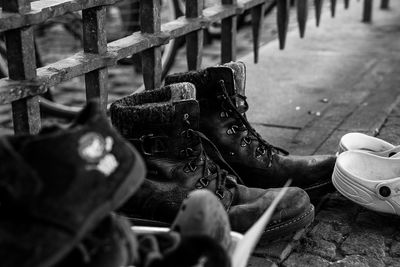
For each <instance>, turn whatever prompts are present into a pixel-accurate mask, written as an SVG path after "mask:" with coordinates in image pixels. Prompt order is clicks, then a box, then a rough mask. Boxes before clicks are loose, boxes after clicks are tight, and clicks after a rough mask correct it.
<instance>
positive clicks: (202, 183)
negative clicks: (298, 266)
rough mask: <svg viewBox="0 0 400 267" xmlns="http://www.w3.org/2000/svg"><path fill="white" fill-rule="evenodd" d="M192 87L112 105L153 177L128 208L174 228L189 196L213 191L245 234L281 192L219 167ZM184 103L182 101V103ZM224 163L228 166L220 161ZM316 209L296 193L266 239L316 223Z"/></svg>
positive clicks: (114, 115) (280, 211) (119, 124)
mask: <svg viewBox="0 0 400 267" xmlns="http://www.w3.org/2000/svg"><path fill="white" fill-rule="evenodd" d="M194 94H195V89H194V87H193V85H191V84H188V83H183V84H175V85H172V86H167V87H164V88H162V89H157V90H152V91H146V92H142V93H140V94H134V95H131V96H128V97H125V98H123V99H121V100H118V101H116V102H114V103H113V104H112V106H111V119H112V122H113V124H114V125H115V126H116V127H117V128H118V129H119V130H120V132H121V133H122V134H123V135H124V136H125V137H126V138H127V139H129V140H130V141H131V142H133V143H134V144H135V145H136V147H138V148H141V153H142V154H143V156H144V157H145V160H146V163H147V167H148V176H147V179H145V182H144V183H143V185H142V187H141V188H140V190H138V192H137V193H136V194H135V195H134V196H133V197H132V198H131V199H130V200H129V201H128V202H127V203H126V204H125V205H124V206H123V208H122V211H123V212H124V213H126V214H127V215H128V216H131V217H139V218H142V219H149V220H157V221H161V222H166V223H171V222H172V221H173V220H174V218H175V216H176V215H177V213H178V211H179V207H180V205H181V203H182V202H183V200H184V199H185V198H186V197H187V196H188V194H189V193H190V192H191V191H193V190H195V189H203V188H205V189H208V190H210V191H212V192H214V194H215V195H216V196H217V197H218V198H219V199H220V200H221V203H222V204H223V205H224V207H225V209H226V210H227V211H228V214H229V219H230V222H231V225H232V229H233V230H234V231H239V232H243V231H246V230H247V229H249V228H250V227H251V225H252V224H253V223H254V222H255V221H256V220H257V219H258V218H259V217H260V216H261V214H263V212H264V211H265V210H266V209H267V208H268V207H269V205H270V204H271V202H272V200H273V199H274V197H275V196H276V194H277V192H278V190H275V189H267V190H265V189H259V188H248V187H246V186H244V185H240V184H238V182H237V179H238V177H237V176H236V175H235V174H234V172H233V171H232V169H231V168H230V166H229V165H228V164H226V163H225V164H223V165H224V166H223V167H222V166H220V165H218V164H216V163H215V162H214V161H213V160H211V159H210V157H209V156H208V153H207V152H208V151H207V152H206V151H205V149H204V147H203V144H207V145H208V146H209V147H210V148H211V150H212V152H213V153H214V154H216V155H220V154H219V152H218V150H217V149H216V148H215V146H214V145H213V144H212V142H211V141H210V140H209V139H208V138H207V137H206V136H205V135H204V134H202V133H201V132H198V131H197V130H198V123H199V116H200V114H199V112H200V111H199V105H198V102H197V101H196V100H194V99H193V96H194ZM182 99H183V100H182ZM220 161H221V162H224V160H223V158H222V157H220ZM313 216H314V210H313V206H312V205H311V204H310V200H309V197H308V195H307V194H306V193H305V192H304V191H303V190H301V189H299V188H291V189H290V190H289V192H288V194H287V195H286V196H285V198H284V199H283V200H282V202H281V204H280V205H279V207H278V209H277V210H276V212H275V214H274V216H273V222H272V223H271V224H270V225H269V226H268V227H267V229H266V230H265V236H266V237H271V238H272V237H276V236H279V235H287V234H289V232H291V231H296V230H298V229H300V228H302V227H305V226H306V225H307V224H309V223H311V221H312V220H313Z"/></svg>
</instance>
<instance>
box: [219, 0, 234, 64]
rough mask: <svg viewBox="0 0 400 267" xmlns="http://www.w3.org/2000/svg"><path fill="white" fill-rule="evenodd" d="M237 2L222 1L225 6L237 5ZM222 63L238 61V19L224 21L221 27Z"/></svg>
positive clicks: (228, 18)
mask: <svg viewBox="0 0 400 267" xmlns="http://www.w3.org/2000/svg"><path fill="white" fill-rule="evenodd" d="M236 3H237V2H236V0H222V4H223V5H236ZM221 30H222V32H221V63H226V62H230V61H234V60H236V34H237V17H236V16H231V17H227V18H225V19H223V20H222V25H221Z"/></svg>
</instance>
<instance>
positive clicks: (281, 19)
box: [277, 0, 290, 50]
mask: <svg viewBox="0 0 400 267" xmlns="http://www.w3.org/2000/svg"><path fill="white" fill-rule="evenodd" d="M277 8H278V13H277V24H278V37H279V48H280V49H281V50H283V49H285V45H286V35H287V31H288V25H289V16H290V2H289V0H278V2H277Z"/></svg>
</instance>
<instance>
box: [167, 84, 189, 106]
mask: <svg viewBox="0 0 400 267" xmlns="http://www.w3.org/2000/svg"><path fill="white" fill-rule="evenodd" d="M169 90H171V101H172V102H177V101H181V100H188V99H196V88H195V87H194V85H193V84H191V83H187V82H185V83H174V84H171V85H169Z"/></svg>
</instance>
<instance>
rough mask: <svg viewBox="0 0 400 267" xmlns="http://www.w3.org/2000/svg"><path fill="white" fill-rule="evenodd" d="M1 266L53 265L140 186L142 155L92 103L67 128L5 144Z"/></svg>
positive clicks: (1, 146) (0, 142)
mask: <svg viewBox="0 0 400 267" xmlns="http://www.w3.org/2000/svg"><path fill="white" fill-rule="evenodd" d="M0 161H1V163H2V164H1V167H0V203H1V205H0V210H1V211H0V258H1V266H2V267H11V266H12V267H15V266H18V267H25V266H29V267H33V266H41V267H44V266H52V265H53V264H55V263H56V262H58V261H59V260H60V259H61V258H63V257H64V256H65V255H66V254H67V253H68V252H69V251H70V250H71V249H72V248H73V247H74V246H75V245H76V244H77V243H79V242H80V241H81V239H82V238H83V237H84V236H85V235H86V233H88V232H89V231H91V230H92V229H93V228H94V227H95V226H96V225H97V224H98V223H99V222H100V221H101V220H102V219H103V218H104V217H106V216H107V215H108V214H109V213H110V212H111V211H113V210H114V209H116V208H118V207H119V206H120V205H121V204H122V203H123V202H125V200H126V199H128V198H129V197H130V196H131V195H132V193H133V192H134V191H135V190H136V189H137V188H138V187H139V186H140V184H141V183H142V181H143V178H144V175H145V166H144V162H143V160H142V158H141V156H140V155H139V154H138V153H137V151H136V150H135V149H134V148H133V147H132V146H131V145H130V144H128V143H127V142H126V141H125V140H123V138H122V137H121V136H120V135H119V134H118V133H117V132H116V131H115V130H114V129H113V128H112V126H111V125H110V124H109V122H108V120H107V118H106V117H105V115H103V114H102V113H101V112H100V110H99V108H98V103H97V102H90V103H89V104H88V105H87V107H86V108H85V109H84V110H83V111H82V113H81V114H80V116H79V117H78V118H77V120H76V121H75V123H74V124H73V125H71V126H70V127H69V128H67V129H60V128H56V127H53V128H51V129H50V128H47V129H44V130H43V131H42V132H41V133H39V134H38V135H36V136H31V135H24V136H9V137H3V138H1V139H0Z"/></svg>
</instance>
